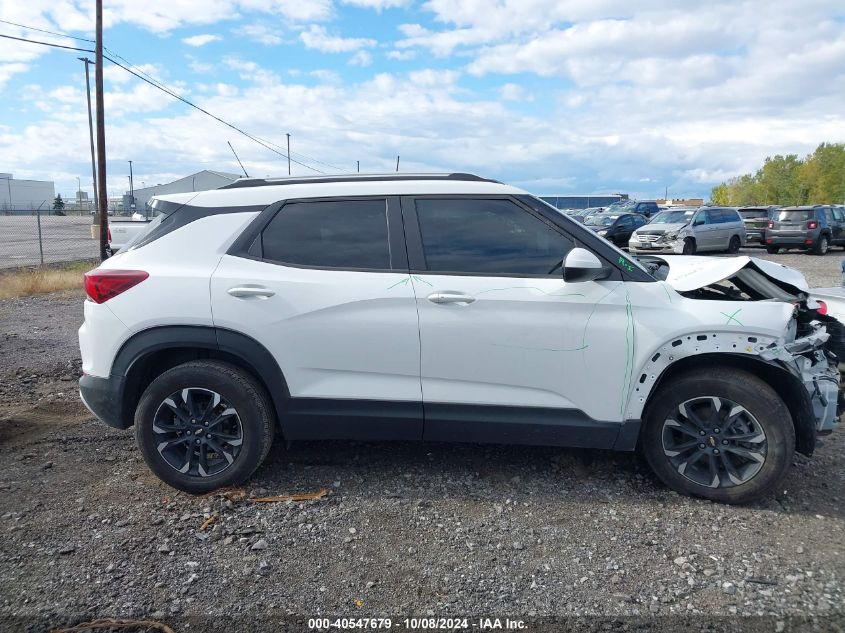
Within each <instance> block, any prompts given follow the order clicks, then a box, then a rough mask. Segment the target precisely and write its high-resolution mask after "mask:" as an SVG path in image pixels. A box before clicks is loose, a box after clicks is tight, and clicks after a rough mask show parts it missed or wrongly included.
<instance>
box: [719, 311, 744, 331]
mask: <svg viewBox="0 0 845 633" xmlns="http://www.w3.org/2000/svg"><path fill="white" fill-rule="evenodd" d="M740 312H742V308H740V309H739V310H737V311H736V312H734V313H733V314H728V313H727V312H720V313H719V314H721V315H722V316H726V317H728V320H727V321H725V325H730V324H731V321H734V322H736V324H737V325H742V323H740V321H739V319H737V318H736V315H737V314H739V313H740ZM742 327H745V326H744V325H742Z"/></svg>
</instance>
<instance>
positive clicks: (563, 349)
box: [493, 343, 589, 352]
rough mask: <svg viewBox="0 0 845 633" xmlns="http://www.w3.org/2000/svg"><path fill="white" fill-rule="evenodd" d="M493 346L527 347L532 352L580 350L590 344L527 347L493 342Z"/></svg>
mask: <svg viewBox="0 0 845 633" xmlns="http://www.w3.org/2000/svg"><path fill="white" fill-rule="evenodd" d="M493 347H509V348H511V349H527V350H530V351H532V352H580V351H582V350H585V349H587V348H588V347H589V345H582V346H581V347H563V348H557V347H526V346H524V345H504V344H501V343H493Z"/></svg>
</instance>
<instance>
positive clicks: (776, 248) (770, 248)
mask: <svg viewBox="0 0 845 633" xmlns="http://www.w3.org/2000/svg"><path fill="white" fill-rule="evenodd" d="M766 252H767V253H768V254H769V255H777V254H778V253H780V246H767V247H766Z"/></svg>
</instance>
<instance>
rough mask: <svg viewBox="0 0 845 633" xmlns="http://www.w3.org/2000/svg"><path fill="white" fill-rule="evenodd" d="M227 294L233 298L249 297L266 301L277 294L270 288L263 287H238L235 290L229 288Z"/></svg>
mask: <svg viewBox="0 0 845 633" xmlns="http://www.w3.org/2000/svg"><path fill="white" fill-rule="evenodd" d="M226 292H228V293H229V294H230V295H232V296H233V297H238V298H239V299H245V298H247V297H259V298H262V299H266V298H268V297H272V296H273V295H274V294H276V293H275V292H273V291H272V290H270V289H269V288H264V287H263V286H236V287H234V288H229V289H228V290H227V291H226Z"/></svg>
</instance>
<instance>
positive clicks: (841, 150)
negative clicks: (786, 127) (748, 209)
mask: <svg viewBox="0 0 845 633" xmlns="http://www.w3.org/2000/svg"><path fill="white" fill-rule="evenodd" d="M710 198H711V200H712V201H713V203H714V204H720V205H725V206H731V207H745V206H751V205H758V204H759V205H763V204H778V205H784V206H787V205H798V204H843V203H845V143H822V144H821V145H819V146H818V147H817V148H816V150H815V151H814V152H813V153H812V154H809V155H808V156H806V157H805V158H803V159H801V158H798V155H797V154H787V155H786V156H781V155H780V154H778V155H777V156H774V157H772V156H770V157H768V158H766V160H765V161H764V163H763V166H762V167H761V168H760V169H758V170H757V172H756V173H754V174H744V175H742V176H735V177H734V178H731V179H730V180H728V181H726V182H723V183H721V184H719V185H716V186H715V187H713V190H712V192H711V194H710Z"/></svg>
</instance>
